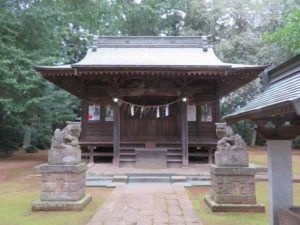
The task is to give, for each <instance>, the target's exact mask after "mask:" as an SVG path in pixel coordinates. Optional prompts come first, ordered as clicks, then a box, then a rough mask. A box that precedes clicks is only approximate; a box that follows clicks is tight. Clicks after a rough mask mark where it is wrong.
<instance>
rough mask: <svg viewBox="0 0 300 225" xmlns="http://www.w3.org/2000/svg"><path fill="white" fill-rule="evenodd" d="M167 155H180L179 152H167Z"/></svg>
mask: <svg viewBox="0 0 300 225" xmlns="http://www.w3.org/2000/svg"><path fill="white" fill-rule="evenodd" d="M167 156H182V153H181V152H167Z"/></svg>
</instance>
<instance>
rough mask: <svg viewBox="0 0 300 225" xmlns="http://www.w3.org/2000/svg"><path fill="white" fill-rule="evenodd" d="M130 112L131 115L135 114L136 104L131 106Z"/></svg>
mask: <svg viewBox="0 0 300 225" xmlns="http://www.w3.org/2000/svg"><path fill="white" fill-rule="evenodd" d="M130 114H131V116H134V106H133V105H132V106H131V107H130Z"/></svg>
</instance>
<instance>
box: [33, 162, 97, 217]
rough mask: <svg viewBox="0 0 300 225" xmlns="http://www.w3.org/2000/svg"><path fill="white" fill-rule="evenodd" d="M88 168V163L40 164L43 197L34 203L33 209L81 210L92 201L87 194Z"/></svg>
mask: <svg viewBox="0 0 300 225" xmlns="http://www.w3.org/2000/svg"><path fill="white" fill-rule="evenodd" d="M86 169H87V166H86V163H80V164H78V165H49V164H44V165H42V166H40V172H41V175H42V183H41V199H40V201H35V202H33V203H32V210H34V211H38V210H43V211H45V210H48V211H50V210H55V211H57V210H60V211H61V210H81V209H82V208H83V207H84V206H86V205H87V204H88V203H89V202H90V201H91V196H86V195H85V171H86Z"/></svg>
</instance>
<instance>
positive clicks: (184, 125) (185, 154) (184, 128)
mask: <svg viewBox="0 0 300 225" xmlns="http://www.w3.org/2000/svg"><path fill="white" fill-rule="evenodd" d="M181 143H182V166H188V165H189V145H188V121H187V102H182V106H181Z"/></svg>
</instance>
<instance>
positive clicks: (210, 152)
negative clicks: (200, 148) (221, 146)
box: [208, 147, 214, 165]
mask: <svg viewBox="0 0 300 225" xmlns="http://www.w3.org/2000/svg"><path fill="white" fill-rule="evenodd" d="M213 154H214V151H213V148H212V147H209V148H208V164H209V165H211V164H213Z"/></svg>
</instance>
